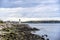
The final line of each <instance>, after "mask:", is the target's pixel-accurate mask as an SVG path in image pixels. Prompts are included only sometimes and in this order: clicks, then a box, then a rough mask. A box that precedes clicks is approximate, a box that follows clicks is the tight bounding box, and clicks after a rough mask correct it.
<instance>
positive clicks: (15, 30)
mask: <svg viewBox="0 0 60 40" xmlns="http://www.w3.org/2000/svg"><path fill="white" fill-rule="evenodd" d="M36 30H39V29H37V28H31V27H30V26H29V25H26V24H13V26H12V27H7V28H3V29H2V30H1V31H5V32H7V33H3V34H4V35H3V34H2V36H1V39H2V40H45V39H44V38H43V37H42V36H39V35H36V34H32V33H31V31H36Z"/></svg>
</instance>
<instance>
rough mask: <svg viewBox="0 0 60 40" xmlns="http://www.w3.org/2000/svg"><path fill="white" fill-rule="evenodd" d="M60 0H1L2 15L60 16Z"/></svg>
mask: <svg viewBox="0 0 60 40" xmlns="http://www.w3.org/2000/svg"><path fill="white" fill-rule="evenodd" d="M58 2H59V0H30V1H29V0H0V17H1V18H2V19H4V18H11V17H13V18H51V17H60V9H59V8H60V7H59V5H60V3H58Z"/></svg>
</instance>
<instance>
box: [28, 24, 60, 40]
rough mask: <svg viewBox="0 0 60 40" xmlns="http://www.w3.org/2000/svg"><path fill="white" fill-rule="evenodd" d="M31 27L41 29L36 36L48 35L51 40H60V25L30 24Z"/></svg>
mask: <svg viewBox="0 0 60 40" xmlns="http://www.w3.org/2000/svg"><path fill="white" fill-rule="evenodd" d="M28 24H29V25H30V26H31V27H36V28H38V29H40V31H37V32H36V33H35V34H38V35H43V34H47V35H48V38H49V39H50V40H60V23H38V24H36V23H35V24H34V23H28Z"/></svg>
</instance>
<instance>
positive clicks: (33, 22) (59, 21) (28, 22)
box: [22, 21, 60, 23]
mask: <svg viewBox="0 0 60 40" xmlns="http://www.w3.org/2000/svg"><path fill="white" fill-rule="evenodd" d="M22 23H60V21H26V22H22Z"/></svg>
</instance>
